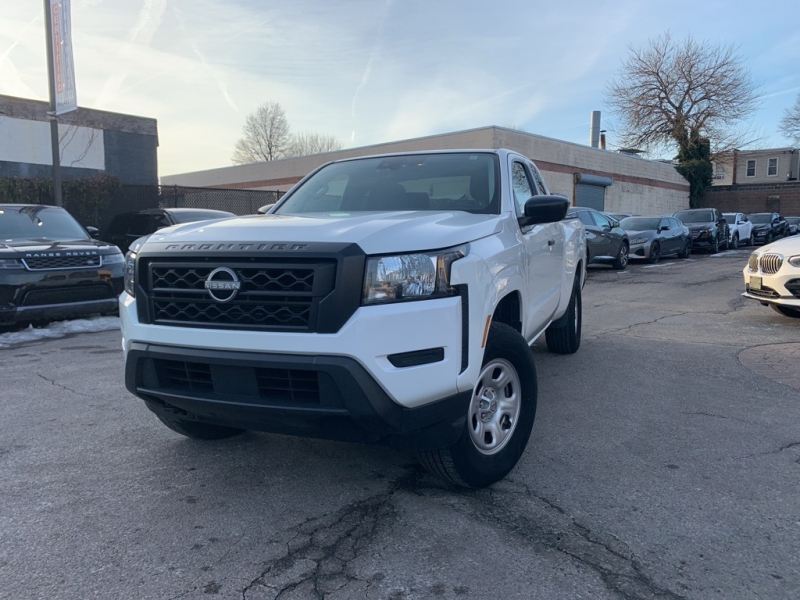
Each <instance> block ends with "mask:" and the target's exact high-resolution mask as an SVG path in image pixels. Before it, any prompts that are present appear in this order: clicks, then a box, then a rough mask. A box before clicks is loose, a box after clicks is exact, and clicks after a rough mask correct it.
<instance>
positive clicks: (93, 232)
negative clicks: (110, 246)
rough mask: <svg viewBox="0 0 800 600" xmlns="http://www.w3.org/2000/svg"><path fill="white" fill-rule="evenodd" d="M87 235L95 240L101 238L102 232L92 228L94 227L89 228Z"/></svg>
mask: <svg viewBox="0 0 800 600" xmlns="http://www.w3.org/2000/svg"><path fill="white" fill-rule="evenodd" d="M86 233H88V234H89V235H90V236H91V237H92V238H94V239H97V238H99V237H100V230H99V229H98V228H97V227H92V226H89V227H87V228H86Z"/></svg>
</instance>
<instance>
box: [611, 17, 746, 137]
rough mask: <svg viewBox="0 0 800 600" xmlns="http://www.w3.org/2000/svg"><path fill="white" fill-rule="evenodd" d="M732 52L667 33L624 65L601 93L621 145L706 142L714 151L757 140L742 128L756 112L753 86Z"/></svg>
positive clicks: (732, 49) (633, 51) (635, 51)
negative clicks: (618, 126)
mask: <svg viewBox="0 0 800 600" xmlns="http://www.w3.org/2000/svg"><path fill="white" fill-rule="evenodd" d="M736 51H737V48H736V47H734V46H715V45H713V44H710V43H708V42H697V41H696V40H695V39H694V38H692V37H691V36H689V37H687V38H686V39H685V40H683V41H682V42H675V41H673V39H672V37H671V35H670V34H669V32H667V33H665V34H663V35H661V36H660V37H658V38H657V39H656V40H654V41H651V42H650V43H649V45H648V46H647V47H645V48H643V49H637V48H633V47H631V48H630V49H629V52H630V54H629V56H628V59H627V60H626V61H625V62H624V63H623V65H622V69H621V71H620V73H619V75H618V76H617V78H616V79H614V80H613V81H612V82H611V83H609V85H608V86H607V89H606V95H607V99H608V104H610V106H611V107H612V109H613V111H614V112H615V114H616V115H617V116H618V117H619V118H620V121H621V131H620V134H621V143H622V144H623V145H625V146H628V147H633V148H642V149H646V150H656V149H666V148H675V147H676V146H677V149H678V150H679V151H684V152H687V151H690V150H691V149H692V148H693V147H695V146H696V145H697V144H699V143H701V142H700V141H701V140H704V139H705V140H708V142H709V144H710V146H711V149H712V150H713V151H714V152H715V153H717V152H721V151H725V150H729V149H731V148H735V147H742V146H744V145H747V144H748V143H752V142H753V141H755V136H754V135H753V134H752V133H751V132H750V131H749V130H748V128H747V126H746V125H745V124H744V119H746V118H747V117H748V116H749V115H750V114H751V113H752V112H753V111H754V110H755V109H756V107H757V105H758V98H757V95H756V86H755V85H754V84H753V82H752V80H751V78H750V72H749V71H748V70H747V69H746V68H745V66H744V65H743V63H742V60H741V59H740V58H739V57H738V56H737V54H736Z"/></svg>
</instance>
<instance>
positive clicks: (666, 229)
mask: <svg viewBox="0 0 800 600" xmlns="http://www.w3.org/2000/svg"><path fill="white" fill-rule="evenodd" d="M670 229H671V227H670V226H669V225H662V226H661V227H659V228H658V230H659V231H669V230H670Z"/></svg>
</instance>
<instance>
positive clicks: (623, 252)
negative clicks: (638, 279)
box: [612, 242, 628, 271]
mask: <svg viewBox="0 0 800 600" xmlns="http://www.w3.org/2000/svg"><path fill="white" fill-rule="evenodd" d="M612 266H613V267H614V268H615V269H617V270H618V271H624V270H625V268H626V267H627V266H628V242H622V244H621V245H620V247H619V252H618V253H617V258H615V259H614V262H613V263H612Z"/></svg>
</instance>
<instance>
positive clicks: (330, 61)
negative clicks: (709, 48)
mask: <svg viewBox="0 0 800 600" xmlns="http://www.w3.org/2000/svg"><path fill="white" fill-rule="evenodd" d="M42 6H43V2H42V0H0V94H7V95H11V96H20V97H24V98H33V99H39V100H47V98H48V93H47V62H46V54H45V39H44V17H43V10H42ZM72 28H73V47H74V56H75V78H76V88H77V96H78V103H79V104H80V106H83V107H87V108H95V109H100V110H107V111H114V112H122V113H128V114H134V115H141V116H146V117H153V118H156V119H158V132H159V151H158V156H159V174H160V175H170V174H174V173H182V172H188V171H197V170H203V169H210V168H215V167H224V166H227V165H230V164H231V160H230V158H231V154H232V153H233V149H234V144H235V143H236V140H237V139H238V138H239V137H240V136H241V130H242V125H243V124H244V121H245V118H246V116H247V115H248V114H249V113H250V112H252V111H253V110H255V108H256V107H257V106H258V105H260V104H262V103H263V102H266V101H276V102H279V103H280V104H281V105H282V106H283V108H284V110H285V111H286V115H287V117H288V120H289V123H290V125H291V127H292V131H295V132H301V131H313V132H319V133H325V134H332V135H334V136H336V137H337V138H338V139H339V140H340V141H341V142H342V144H343V145H344V147H357V146H364V145H369V144H376V143H381V142H388V141H395V140H401V139H408V138H413V137H419V136H425V135H434V134H440V133H447V132H451V131H459V130H464V129H472V128H477V127H485V126H488V125H499V126H505V127H509V126H510V127H517V128H521V129H524V130H525V131H528V132H530V133H535V134H539V135H544V136H548V137H553V138H557V139H561V140H565V141H570V142H576V143H580V144H586V143H588V137H589V118H590V113H591V111H592V110H600V111H602V113H603V116H602V127H603V128H604V129H609V130H610V131H609V134H608V143H609V147H611V148H613V147H614V146H615V140H614V135H613V127H614V119H613V115H612V114H611V112H610V111H609V109H608V107H607V105H606V103H605V93H604V92H605V87H606V84H607V83H608V82H609V81H610V80H611V79H612V78H613V77H614V76H615V75H616V74H617V73H618V72H619V70H620V67H621V65H622V62H623V61H624V59H625V58H626V56H627V55H628V52H629V47H631V46H633V47H642V46H644V45H646V44H647V43H648V40H652V39H655V38H656V37H658V36H659V35H660V34H662V33H664V32H665V31H667V30H669V31H670V32H671V33H672V35H673V37H674V38H677V39H682V38H683V37H685V36H686V35H693V36H694V37H695V38H696V39H699V40H707V41H709V42H712V43H715V44H734V45H736V46H738V52H739V55H740V57H741V58H742V59H743V62H744V64H745V66H746V67H747V68H748V69H749V70H750V71H751V74H752V78H753V80H754V81H755V82H756V84H757V85H758V86H759V96H760V98H761V103H760V106H759V109H758V110H757V112H756V113H755V114H754V115H753V117H752V122H751V123H750V124H751V125H752V126H753V127H754V128H755V129H756V130H757V131H758V132H759V134H760V135H761V141H760V142H759V146H760V147H766V148H771V147H781V146H787V145H790V140H789V139H787V138H785V137H784V136H782V135H781V134H780V133H779V131H778V122H779V121H780V118H781V116H782V114H783V111H784V110H785V109H786V108H787V107H789V106H791V105H792V104H793V103H794V101H795V99H796V98H797V95H798V93H800V27H798V11H797V1H796V0H776V1H775V2H772V3H769V4H765V5H758V4H753V3H752V2H745V1H744V0H728V1H727V2H714V1H708V0H701V1H697V0H692V1H684V0H673V1H671V2H669V3H663V2H652V1H646V0H614V1H604V0H589V1H573V0H562V1H561V2H546V3H545V2H541V1H539V0H533V1H531V0H520V1H517V0H508V1H503V0H495V1H494V2H486V1H474V0H459V1H454V0H288V1H286V0H285V1H283V2H279V1H277V0H72Z"/></svg>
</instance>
